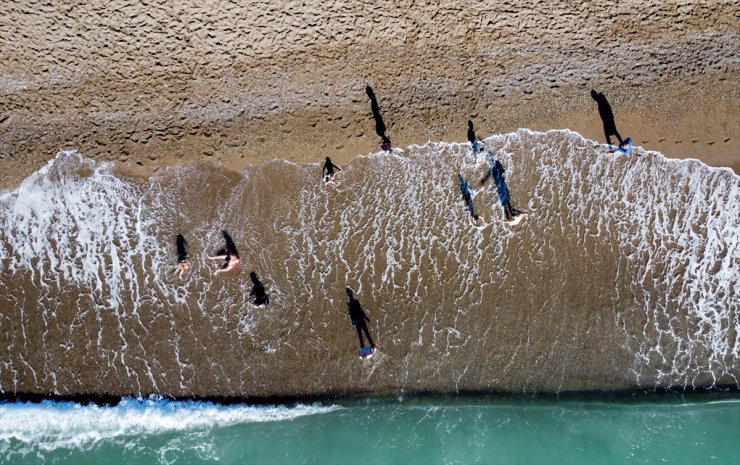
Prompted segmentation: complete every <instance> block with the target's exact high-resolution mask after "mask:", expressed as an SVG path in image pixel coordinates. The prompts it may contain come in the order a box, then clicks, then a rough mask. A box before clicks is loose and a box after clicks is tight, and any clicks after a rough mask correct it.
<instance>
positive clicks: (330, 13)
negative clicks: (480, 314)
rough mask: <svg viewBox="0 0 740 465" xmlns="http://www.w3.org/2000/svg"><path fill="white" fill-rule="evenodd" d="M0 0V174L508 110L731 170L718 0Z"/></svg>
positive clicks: (264, 146) (737, 59) (253, 157)
mask: <svg viewBox="0 0 740 465" xmlns="http://www.w3.org/2000/svg"><path fill="white" fill-rule="evenodd" d="M238 3H240V2H227V1H218V2H216V1H197V0H194V1H189V2H187V3H184V2H170V1H145V0H141V1H139V2H136V1H128V0H106V1H101V0H93V1H90V2H85V3H83V2H65V3H64V5H61V4H62V2H53V1H50V0H47V1H33V0H10V1H5V2H2V4H0V163H2V172H1V174H0V188H7V187H11V186H13V185H17V183H18V182H19V181H20V180H22V179H23V178H24V177H26V176H28V175H29V174H30V173H31V172H32V171H34V170H36V169H38V167H40V166H41V165H43V164H44V163H45V162H46V160H48V159H50V158H52V157H54V155H55V154H56V153H57V151H58V150H60V149H77V150H79V151H80V152H81V153H83V154H84V155H86V156H88V157H92V158H94V159H96V160H101V161H102V160H112V161H116V162H117V163H118V164H119V165H120V166H122V167H123V168H124V169H126V170H127V171H129V172H133V173H137V174H141V175H147V174H151V173H156V172H157V171H158V170H159V169H161V167H162V166H166V165H171V164H174V163H181V162H184V161H194V160H203V159H212V160H215V161H217V162H219V163H222V164H224V165H226V166H229V167H232V168H239V167H241V166H245V165H247V164H250V163H256V162H261V161H264V160H268V159H272V158H275V157H280V158H286V159H291V160H295V161H300V162H316V161H320V160H322V159H323V157H325V156H331V157H332V158H333V159H334V161H335V162H338V163H346V162H348V161H349V160H350V159H351V158H352V157H354V156H356V155H359V154H365V153H368V152H370V151H376V150H378V146H379V138H378V137H377V136H376V134H375V131H374V129H375V126H374V123H373V119H372V114H371V111H370V104H369V100H368V98H367V96H366V95H365V92H364V88H365V85H366V84H370V85H371V86H373V88H374V89H375V93H376V95H377V97H378V101H379V104H380V110H381V113H382V114H383V117H384V119H385V123H386V125H387V126H388V135H389V136H390V138H391V139H392V141H393V144H394V145H395V146H401V147H403V146H405V145H408V144H411V143H423V142H425V141H427V140H447V141H465V140H466V131H467V124H466V123H467V120H468V119H469V118H472V119H473V121H474V122H475V125H476V131H477V134H478V136H479V137H485V136H488V135H490V134H492V133H503V132H508V131H512V130H515V129H516V128H519V127H528V128H531V129H535V130H547V129H551V128H570V129H572V130H575V131H577V132H579V133H581V134H583V135H584V136H586V137H588V138H591V139H595V140H599V141H602V142H603V139H604V137H603V133H602V129H601V128H602V126H601V121H600V120H599V116H598V112H597V109H596V104H595V102H594V101H593V100H592V99H591V98H590V95H589V92H590V90H591V89H592V88H595V89H597V90H599V91H601V92H603V93H604V94H605V95H606V96H607V98H608V99H609V101H610V103H611V105H612V107H613V109H614V113H615V116H616V123H617V127H618V128H619V130H620V132H621V134H622V135H623V136H625V137H626V136H627V135H630V136H632V137H633V138H634V139H635V141H636V143H637V144H638V145H641V146H643V147H645V148H647V149H654V150H660V151H661V152H663V153H664V154H666V155H668V156H672V157H681V158H683V157H694V158H699V159H701V160H703V161H704V162H706V163H708V164H710V165H714V166H728V167H731V168H733V169H734V170H735V172H736V173H738V172H740V155H739V151H738V138H739V137H740V123H739V119H738V114H740V90H738V88H739V86H738V81H739V79H738V77H739V76H740V53H739V52H740V41H739V40H738V38H739V33H738V31H740V7H738V5H737V3H736V2H733V1H714V0H710V1H707V2H701V3H695V2H685V1H678V0H672V1H667V2H666V1H657V0H652V1H620V2H611V1H601V2H593V3H591V2H589V3H581V2H576V1H568V2H547V3H544V4H542V3H541V2H535V1H524V0H511V1H503V2H502V1H496V2H494V1H489V0H487V1H482V2H448V1H440V2H430V1H427V2H423V1H412V2H400V1H396V0H393V1H379V2H378V1H376V2H367V3H365V2H358V1H354V0H351V1H315V0H309V1H304V2H287V1H283V2H270V1H251V2H242V3H241V4H238Z"/></svg>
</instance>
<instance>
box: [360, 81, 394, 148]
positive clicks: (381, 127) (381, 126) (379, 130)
mask: <svg viewBox="0 0 740 465" xmlns="http://www.w3.org/2000/svg"><path fill="white" fill-rule="evenodd" d="M365 93H366V94H367V96H368V97H370V109H371V110H372V112H373V119H374V120H375V133H376V134H377V135H378V137H380V139H381V144H380V147H381V148H382V149H383V150H385V151H390V150H392V149H391V140H390V139H389V138H388V136H387V135H386V134H385V131H386V127H385V123H384V122H383V117H382V116H381V115H380V107H378V99H377V98H375V92H374V91H373V88H372V87H370V86H365Z"/></svg>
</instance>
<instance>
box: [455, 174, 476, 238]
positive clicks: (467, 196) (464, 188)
mask: <svg viewBox="0 0 740 465" xmlns="http://www.w3.org/2000/svg"><path fill="white" fill-rule="evenodd" d="M457 181H458V183H459V184H460V193H461V194H462V197H463V201H464V202H465V207H466V208H467V209H468V213H470V223H471V224H472V225H473V226H475V225H476V223H477V222H478V220H479V219H480V217H479V216H478V215H476V214H475V209H474V207H473V190H472V189H471V188H470V184H468V181H466V180H465V178H464V177H463V175H462V174H458V175H457Z"/></svg>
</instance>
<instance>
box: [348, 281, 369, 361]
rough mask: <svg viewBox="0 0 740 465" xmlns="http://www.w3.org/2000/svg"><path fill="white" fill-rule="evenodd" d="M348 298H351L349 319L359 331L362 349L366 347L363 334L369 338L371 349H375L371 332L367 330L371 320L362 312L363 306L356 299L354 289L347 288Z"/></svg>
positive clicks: (358, 335)
mask: <svg viewBox="0 0 740 465" xmlns="http://www.w3.org/2000/svg"><path fill="white" fill-rule="evenodd" d="M346 291H347V297H348V298H349V301H348V302H347V312H348V313H349V319H350V321H351V322H352V326H354V327H355V329H356V330H357V337H358V338H359V340H360V349H362V348H363V347H365V339H364V338H363V337H362V334H363V332H364V333H365V335H366V336H367V340H368V342H369V343H370V347H371V348H375V343H374V342H373V338H372V337H370V331H369V330H368V329H367V323H366V322H368V321H370V319H369V318H368V317H367V315H365V312H364V311H363V310H362V306H361V305H360V302H359V301H358V300H357V299H355V296H354V293H353V291H352V289H350V288H349V287H347V289H346Z"/></svg>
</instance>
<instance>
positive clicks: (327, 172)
mask: <svg viewBox="0 0 740 465" xmlns="http://www.w3.org/2000/svg"><path fill="white" fill-rule="evenodd" d="M334 168H336V169H337V170H339V171H342V168H340V167H338V166H337V165H335V164H334V163H332V162H331V158H329V157H326V161H325V162H324V168H323V169H322V170H321V175H322V176H324V183H325V184H329V183H332V184H334V177H335V176H336V175H337V173H335V172H334Z"/></svg>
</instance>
